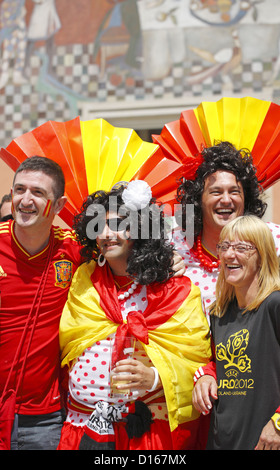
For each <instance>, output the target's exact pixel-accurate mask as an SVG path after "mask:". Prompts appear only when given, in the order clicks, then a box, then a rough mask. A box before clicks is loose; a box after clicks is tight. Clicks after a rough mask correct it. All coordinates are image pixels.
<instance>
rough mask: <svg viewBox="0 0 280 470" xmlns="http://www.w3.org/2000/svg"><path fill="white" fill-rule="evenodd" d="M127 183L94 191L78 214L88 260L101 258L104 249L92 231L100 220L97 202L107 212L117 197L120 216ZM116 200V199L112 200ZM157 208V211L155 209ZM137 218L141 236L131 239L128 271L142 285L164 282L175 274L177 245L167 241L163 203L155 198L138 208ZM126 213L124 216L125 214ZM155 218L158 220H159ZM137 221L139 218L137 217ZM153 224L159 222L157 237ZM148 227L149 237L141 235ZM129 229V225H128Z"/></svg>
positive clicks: (77, 227)
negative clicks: (174, 247) (174, 256)
mask: <svg viewBox="0 0 280 470" xmlns="http://www.w3.org/2000/svg"><path fill="white" fill-rule="evenodd" d="M124 188H125V186H122V185H121V186H120V187H118V188H117V189H112V190H111V191H110V192H106V191H97V192H95V193H93V194H91V195H90V196H89V197H88V198H87V200H86V201H85V202H84V204H83V206H82V209H81V213H80V214H78V215H76V216H75V219H74V225H73V228H74V230H75V232H76V234H77V239H78V241H79V243H80V244H81V245H82V249H81V255H82V256H83V258H84V260H85V261H86V262H90V261H91V260H92V259H94V260H95V261H96V260H97V258H98V256H99V254H100V251H99V248H98V245H97V242H96V236H92V234H90V233H89V230H88V227H89V224H90V223H92V227H93V222H94V219H95V220H97V211H96V210H95V209H94V205H95V204H98V205H101V206H103V208H104V210H105V213H107V212H108V211H109V201H110V198H111V197H114V201H116V212H117V213H118V215H119V213H120V212H119V209H120V208H121V207H122V208H123V207H124V202H123V200H122V193H123V190H124ZM111 200H112V199H111ZM155 208H157V210H155ZM110 210H111V205H110ZM134 213H136V219H137V225H138V227H137V236H135V237H134V238H132V236H131V234H130V239H131V240H132V239H133V240H134V243H133V247H132V252H131V254H130V256H129V258H128V263H127V273H128V274H129V275H130V276H131V277H132V278H133V279H136V280H137V281H138V282H139V283H140V284H151V283H153V282H164V281H166V280H167V279H168V278H169V277H170V276H172V274H173V270H172V265H173V255H174V253H173V248H172V246H171V245H170V244H169V243H168V242H167V241H166V240H165V237H164V235H165V232H164V215H163V212H162V210H160V204H158V203H156V202H155V200H154V199H151V201H150V203H149V205H148V206H147V207H146V208H145V209H143V210H142V211H134ZM123 215H124V214H123V213H122V215H121V217H123ZM155 217H156V218H157V220H155ZM134 220H135V219H134ZM152 222H153V224H155V223H156V224H158V225H157V227H159V234H158V236H157V238H153V232H152ZM143 228H144V229H145V233H146V236H145V238H141V236H140V235H141V233H142V232H143ZM127 229H128V230H129V227H127ZM133 233H134V234H135V231H133Z"/></svg>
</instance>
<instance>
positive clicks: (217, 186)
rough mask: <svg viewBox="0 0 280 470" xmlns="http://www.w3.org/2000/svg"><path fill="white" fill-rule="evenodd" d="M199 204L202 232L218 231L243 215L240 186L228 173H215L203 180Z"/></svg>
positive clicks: (233, 176)
mask: <svg viewBox="0 0 280 470" xmlns="http://www.w3.org/2000/svg"><path fill="white" fill-rule="evenodd" d="M201 202H202V221H203V230H210V231H215V232H217V231H220V230H222V228H223V227H224V226H225V225H226V224H227V223H228V222H230V221H231V220H233V219H235V218H236V217H238V216H240V215H243V213H244V192H243V188H242V185H241V183H240V182H238V181H236V177H235V175H234V174H233V173H230V172H228V171H217V172H216V173H213V174H211V175H209V176H208V177H207V178H206V179H205V182H204V190H203V193H202V201H201Z"/></svg>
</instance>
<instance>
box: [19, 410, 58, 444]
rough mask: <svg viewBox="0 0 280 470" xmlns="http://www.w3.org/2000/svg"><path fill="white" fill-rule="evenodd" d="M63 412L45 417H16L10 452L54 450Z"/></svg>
mask: <svg viewBox="0 0 280 470" xmlns="http://www.w3.org/2000/svg"><path fill="white" fill-rule="evenodd" d="M64 420H65V413H64V411H56V412H55V413H50V414H45V415H33V416H27V415H16V416H15V423H14V428H13V433H12V443H11V450H56V448H57V446H58V443H59V440H60V432H61V428H62V425H63V423H64Z"/></svg>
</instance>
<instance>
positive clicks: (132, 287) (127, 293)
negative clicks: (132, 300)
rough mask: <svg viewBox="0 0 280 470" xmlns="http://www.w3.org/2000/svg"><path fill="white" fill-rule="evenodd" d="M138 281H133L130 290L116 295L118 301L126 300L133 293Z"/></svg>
mask: <svg viewBox="0 0 280 470" xmlns="http://www.w3.org/2000/svg"><path fill="white" fill-rule="evenodd" d="M138 284H139V283H138V281H134V282H133V283H132V284H131V286H130V288H129V289H128V290H127V291H126V292H123V293H122V294H120V295H118V300H124V299H128V297H129V296H130V295H131V294H133V292H134V291H135V289H136V288H137V286H138Z"/></svg>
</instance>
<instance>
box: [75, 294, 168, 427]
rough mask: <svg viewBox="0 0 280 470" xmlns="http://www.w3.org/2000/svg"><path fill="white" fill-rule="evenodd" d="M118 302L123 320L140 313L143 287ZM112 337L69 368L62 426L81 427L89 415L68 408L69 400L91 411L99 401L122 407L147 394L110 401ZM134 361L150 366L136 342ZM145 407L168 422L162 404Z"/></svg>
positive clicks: (91, 348)
mask: <svg viewBox="0 0 280 470" xmlns="http://www.w3.org/2000/svg"><path fill="white" fill-rule="evenodd" d="M119 302H120V306H121V312H122V316H123V318H124V319H125V318H126V316H127V314H128V313H129V312H131V311H134V310H135V311H139V310H140V311H142V312H143V311H144V310H145V309H146V307H147V295H146V287H145V286H140V285H138V286H137V289H136V290H135V291H134V293H133V294H132V295H131V296H130V297H129V298H128V299H125V300H122V301H119ZM113 337H114V334H113V335H110V336H109V337H108V338H106V339H104V340H101V341H98V342H97V343H95V344H93V345H92V346H91V347H89V348H87V349H86V350H85V351H84V352H83V354H82V355H81V356H80V357H78V358H77V359H76V360H75V361H74V362H73V363H72V365H71V368H70V371H69V394H70V397H69V398H70V399H69V406H68V414H67V418H66V422H69V423H71V424H72V425H74V426H84V425H85V423H86V421H87V420H88V418H89V415H90V412H88V411H87V412H83V411H82V410H81V411H80V410H77V407H76V406H73V407H71V399H74V401H75V403H76V404H77V403H78V404H80V405H81V408H82V407H86V408H89V409H92V411H93V410H94V408H95V403H97V402H98V401H100V400H102V401H106V402H109V403H112V404H114V403H126V402H131V400H133V399H135V400H136V399H137V398H138V397H143V396H144V395H146V394H147V392H146V391H144V390H141V391H140V392H138V391H137V392H133V394H132V396H129V397H128V398H127V399H119V398H111V397H110V376H109V364H110V358H111V339H112V338H113ZM134 358H135V359H137V360H139V361H141V362H142V363H143V364H144V365H145V366H148V367H151V366H153V364H152V362H151V361H150V359H149V358H148V356H147V355H146V353H145V351H144V349H143V347H142V345H141V343H140V342H139V341H136V346H135V353H134ZM149 407H150V409H151V411H152V414H153V417H154V418H157V419H164V420H168V414H167V407H166V404H165V403H160V404H156V403H153V404H150V405H149Z"/></svg>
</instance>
